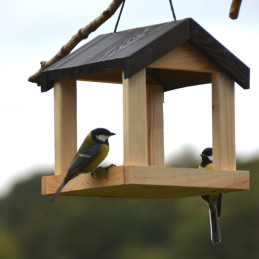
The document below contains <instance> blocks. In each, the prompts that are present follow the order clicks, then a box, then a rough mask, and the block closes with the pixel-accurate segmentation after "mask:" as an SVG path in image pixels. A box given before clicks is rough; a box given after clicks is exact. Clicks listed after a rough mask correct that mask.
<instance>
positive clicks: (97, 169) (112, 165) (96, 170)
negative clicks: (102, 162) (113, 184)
mask: <svg viewBox="0 0 259 259" xmlns="http://www.w3.org/2000/svg"><path fill="white" fill-rule="evenodd" d="M115 166H116V165H114V164H110V165H108V166H104V167H103V166H99V167H97V168H96V169H95V171H94V172H92V174H91V175H92V177H93V176H94V174H95V173H98V172H99V171H103V170H104V173H103V176H104V178H106V179H108V176H107V173H108V170H109V168H110V167H115ZM93 178H95V177H93Z"/></svg>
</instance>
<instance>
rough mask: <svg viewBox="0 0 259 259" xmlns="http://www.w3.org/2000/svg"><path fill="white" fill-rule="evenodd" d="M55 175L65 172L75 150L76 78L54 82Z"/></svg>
mask: <svg viewBox="0 0 259 259" xmlns="http://www.w3.org/2000/svg"><path fill="white" fill-rule="evenodd" d="M54 119H55V175H60V174H66V173H67V169H68V167H69V165H70V163H71V161H72V159H73V157H74V155H75V154H76V152H77V120H76V80H74V79H65V80H61V81H57V82H55V84H54Z"/></svg>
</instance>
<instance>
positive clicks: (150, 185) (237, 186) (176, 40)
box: [41, 18, 249, 199]
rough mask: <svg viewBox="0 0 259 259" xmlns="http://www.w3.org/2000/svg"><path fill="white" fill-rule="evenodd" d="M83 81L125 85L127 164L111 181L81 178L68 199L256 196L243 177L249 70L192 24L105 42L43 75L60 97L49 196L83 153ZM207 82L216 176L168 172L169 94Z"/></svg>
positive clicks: (45, 186)
mask: <svg viewBox="0 0 259 259" xmlns="http://www.w3.org/2000/svg"><path fill="white" fill-rule="evenodd" d="M77 80H83V81H95V82H108V83H118V84H122V85H123V120H124V164H123V165H122V166H118V167H114V168H110V169H109V172H108V179H106V178H105V177H103V174H98V176H97V178H96V179H93V178H92V177H91V175H90V174H80V175H79V176H78V177H76V178H74V179H73V180H71V181H70V182H69V183H68V184H67V185H66V186H65V188H64V189H63V191H62V193H61V194H63V195H82V196H95V197H121V198H147V199H149V198H150V199H168V198H179V197H187V196H200V195H206V194H212V193H213V194H215V193H223V192H232V191H240V190H247V189H249V172H247V171H236V151H235V122H234V114H235V111H234V82H236V83H238V84H239V85H240V86H241V87H243V88H244V89H249V68H248V67H247V66H246V65H245V64H244V63H242V62H241V61H240V60H239V59H238V58H237V57H235V56H234V55H233V54H232V53H231V52H230V51H228V50H227V49H226V48H225V47H224V46H222V45H221V44H220V43H219V42H218V41H217V40H216V39H214V38H213V37H212V36H211V35H210V34H209V33H208V32H207V31H205V30H204V29H203V28H202V27H201V26H200V25H198V24H197V23H196V22H195V21H194V20H192V19H190V18H188V19H184V20H180V21H176V22H169V23H164V24H158V25H153V26H148V27H143V28H136V29H131V30H126V31H121V32H117V33H109V34H104V35H100V36H98V37H96V38H95V39H93V40H92V41H90V42H88V43H87V44H85V45H84V46H82V47H81V48H79V49H78V50H76V51H74V52H73V53H71V54H69V55H68V56H67V57H65V58H63V59H62V60H60V61H58V62H57V63H55V64H54V65H52V66H51V67H49V68H47V69H46V70H44V72H43V73H42V77H41V90H42V92H45V91H48V90H49V89H51V88H52V87H54V96H55V98H54V101H55V105H54V107H55V175H52V176H45V177H43V178H42V194H44V195H46V194H53V193H55V191H56V190H57V188H58V186H59V185H60V183H61V182H62V180H63V178H64V175H65V174H66V173H67V169H68V167H69V165H70V162H71V160H72V158H73V156H74V155H75V153H76V152H77V122H76V81H77ZM206 83H212V123H213V127H212V128H213V160H214V163H213V170H205V169H204V170H200V169H189V168H172V167H165V166H164V139H163V92H165V91H170V90H174V89H177V88H181V87H187V86H193V85H200V84H206ZM172 144H173V143H172Z"/></svg>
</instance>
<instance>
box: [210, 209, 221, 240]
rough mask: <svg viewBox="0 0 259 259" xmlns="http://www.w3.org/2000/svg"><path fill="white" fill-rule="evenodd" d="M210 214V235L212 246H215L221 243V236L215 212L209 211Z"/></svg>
mask: <svg viewBox="0 0 259 259" xmlns="http://www.w3.org/2000/svg"><path fill="white" fill-rule="evenodd" d="M209 214H210V234H211V241H212V243H213V245H217V244H219V243H220V242H221V234H220V228H219V217H218V213H217V209H216V210H211V209H210V210H209Z"/></svg>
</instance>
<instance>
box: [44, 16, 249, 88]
mask: <svg viewBox="0 0 259 259" xmlns="http://www.w3.org/2000/svg"><path fill="white" fill-rule="evenodd" d="M185 42H189V43H190V44H191V45H192V46H194V47H195V48H197V49H198V50H199V51H200V52H201V53H203V54H204V55H205V56H206V57H207V58H208V59H209V60H211V61H212V62H213V63H214V64H216V65H217V66H218V67H219V68H220V69H222V71H224V72H225V73H226V74H228V76H229V77H231V78H232V79H233V80H234V81H236V82H237V83H238V84H239V85H240V86H242V87H243V88H244V89H249V75H250V70H249V68H248V67H247V66H246V65H245V64H244V63H243V62H242V61H240V60H239V59H238V58H237V57H236V56H234V55H233V54H232V53H231V52H230V51H229V50H227V49H226V48H225V47H224V46H223V45H222V44H221V43H219V42H218V41H217V40H216V39H215V38H213V37H212V36H211V35H210V34H209V33H208V32H207V31H206V30H204V29H203V28H202V27H201V26H200V25H199V24H197V23H196V22H195V21H194V20H193V19H191V18H188V19H184V20H179V21H175V22H168V23H163V24H157V25H152V26H147V27H141V28H136V29H130V30H126V31H120V32H116V33H108V34H103V35H100V36H98V37H96V38H95V39H93V40H92V41H90V42H88V43H86V44H85V45H83V46H82V47H80V48H79V49H77V50H75V51H74V52H72V53H70V54H69V55H68V56H66V57H64V58H63V59H61V60H60V61H58V62H56V63H55V64H53V65H52V66H50V67H49V68H47V69H45V70H44V71H43V72H42V74H41V91H42V92H45V91H48V90H49V89H51V88H52V87H53V83H54V81H56V80H61V79H65V78H78V77H81V76H85V75H89V74H94V73H98V72H102V71H110V70H123V71H124V77H125V78H129V77H131V76H133V75H134V74H135V73H137V72H139V71H140V70H142V69H143V68H145V67H147V66H148V65H150V64H151V63H153V62H154V61H155V60H157V59H159V58H160V57H162V56H164V55H165V54H167V53H168V52H170V51H171V50H173V49H174V48H176V47H178V46H179V45H181V44H183V43H185ZM148 73H150V74H151V75H152V76H153V77H154V78H155V79H157V80H158V81H160V83H161V84H162V85H164V90H169V89H172V88H168V87H167V84H168V83H169V79H170V78H171V79H172V76H174V77H175V78H177V77H179V78H178V79H176V81H177V82H175V84H176V86H175V87H173V88H179V87H183V86H187V85H192V84H191V82H189V81H188V80H187V82H184V77H182V76H181V75H182V73H184V72H183V71H168V70H161V69H160V70H156V69H149V70H148ZM189 73H193V76H194V78H195V77H196V78H197V80H196V83H197V82H198V83H201V84H202V83H208V82H210V74H208V73H196V72H189ZM181 81H183V82H181ZM177 84H178V85H177ZM167 88H168V89H167Z"/></svg>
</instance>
